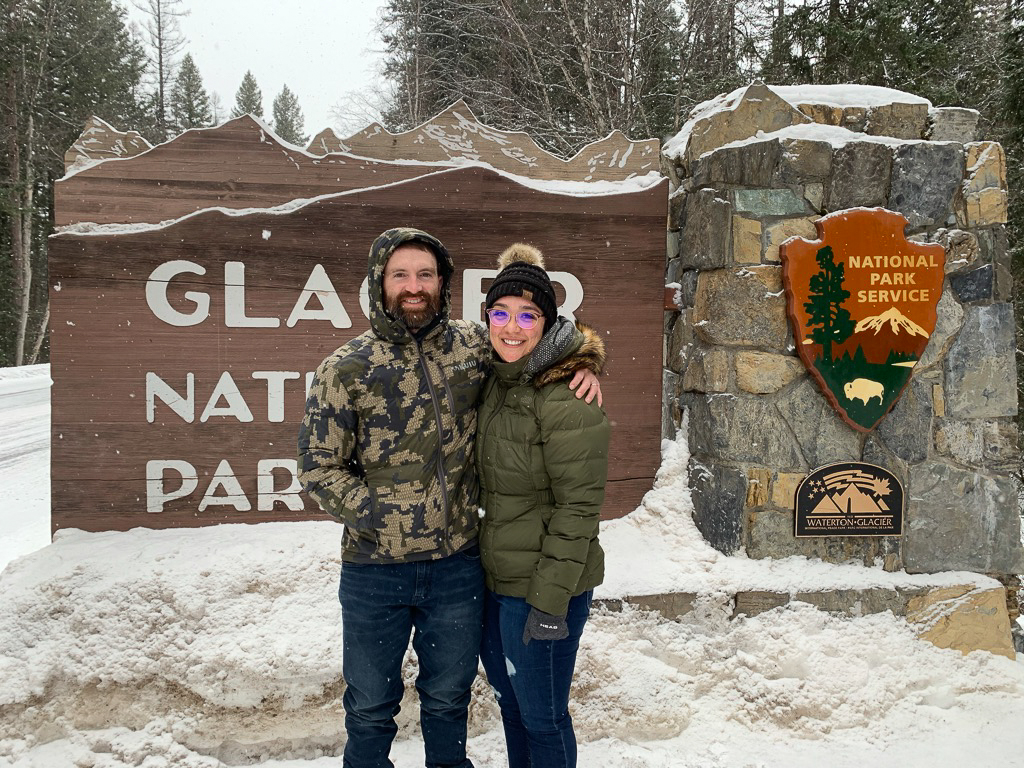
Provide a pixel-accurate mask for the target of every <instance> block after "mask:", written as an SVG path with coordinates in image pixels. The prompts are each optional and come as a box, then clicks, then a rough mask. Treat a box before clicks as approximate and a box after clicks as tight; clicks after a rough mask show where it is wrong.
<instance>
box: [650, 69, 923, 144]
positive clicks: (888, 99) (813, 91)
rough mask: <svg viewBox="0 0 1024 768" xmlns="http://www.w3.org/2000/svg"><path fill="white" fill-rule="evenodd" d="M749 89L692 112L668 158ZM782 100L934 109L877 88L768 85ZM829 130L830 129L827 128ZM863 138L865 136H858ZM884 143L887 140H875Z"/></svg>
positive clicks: (918, 99)
mask: <svg viewBox="0 0 1024 768" xmlns="http://www.w3.org/2000/svg"><path fill="white" fill-rule="evenodd" d="M748 87H749V86H747V85H744V86H741V87H739V88H737V89H736V90H734V91H730V92H729V93H726V94H722V95H720V96H716V97H715V98H713V99H708V100H707V101H704V102H701V103H700V104H698V105H697V106H695V107H694V108H693V109H692V110H691V111H690V116H689V118H688V119H687V121H686V122H685V123H684V124H683V127H682V128H681V129H680V130H679V133H677V134H675V135H674V136H672V137H671V138H670V139H669V140H668V141H666V142H665V144H664V147H663V151H664V153H665V154H666V155H667V156H669V157H675V156H677V155H679V154H681V153H682V152H684V151H685V150H686V144H687V141H688V140H689V138H690V133H691V132H692V131H693V127H694V125H695V124H696V123H697V121H698V120H702V119H704V118H706V117H709V116H711V115H713V114H714V113H716V112H722V111H726V110H731V109H734V108H735V107H736V105H737V104H738V103H739V101H740V100H741V99H742V98H743V95H744V94H745V93H746V91H747V88H748ZM767 87H768V88H769V89H770V90H771V91H772V92H773V93H775V94H776V95H778V96H779V98H781V99H783V100H784V101H787V102H788V103H789V104H791V105H792V106H793V107H799V106H800V105H801V104H824V105H827V106H835V107H865V108H866V107H877V106H882V105H885V104H896V103H898V104H927V105H928V106H929V107H930V106H931V102H930V101H928V99H925V98H922V97H920V96H915V95H914V94H912V93H907V92H906V91H898V90H896V89H894V88H883V87H881V86H875V85H855V84H849V83H847V84H840V85H769V86H767ZM825 127H828V126H825ZM856 135H858V136H863V134H856ZM873 138H877V139H881V138H884V137H873Z"/></svg>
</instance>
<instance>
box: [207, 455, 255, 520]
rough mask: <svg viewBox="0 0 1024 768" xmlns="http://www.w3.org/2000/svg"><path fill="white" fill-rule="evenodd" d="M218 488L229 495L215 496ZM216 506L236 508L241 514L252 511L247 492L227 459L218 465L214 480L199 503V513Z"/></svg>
mask: <svg viewBox="0 0 1024 768" xmlns="http://www.w3.org/2000/svg"><path fill="white" fill-rule="evenodd" d="M218 488H223V489H224V491H225V492H226V493H227V495H226V496H214V495H213V492H214V491H216V490H217V489H218ZM214 505H216V506H228V507H234V508H235V509H237V510H238V511H239V512H248V511H249V510H250V509H252V504H250V503H249V499H248V498H246V496H245V491H243V490H242V486H241V484H239V482H238V479H237V478H236V477H235V473H234V470H232V469H231V465H230V464H228V460H227V459H222V460H221V462H220V464H218V465H217V471H216V472H214V473H213V480H211V481H210V485H209V487H208V488H207V489H206V493H204V494H203V500H202V501H200V502H199V511H200V512H205V511H206V508H207V507H210V506H214Z"/></svg>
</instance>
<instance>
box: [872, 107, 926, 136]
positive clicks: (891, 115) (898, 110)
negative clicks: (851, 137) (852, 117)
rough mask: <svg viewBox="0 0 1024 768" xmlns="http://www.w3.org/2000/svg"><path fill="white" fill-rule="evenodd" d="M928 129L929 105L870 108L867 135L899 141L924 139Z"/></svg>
mask: <svg viewBox="0 0 1024 768" xmlns="http://www.w3.org/2000/svg"><path fill="white" fill-rule="evenodd" d="M927 128H928V105H927V104H919V103H914V104H903V103H898V102H896V103H891V104H878V105H875V106H872V107H868V122H867V133H869V134H870V135H872V136H892V137H894V138H897V139H923V138H924V134H925V131H926V130H927Z"/></svg>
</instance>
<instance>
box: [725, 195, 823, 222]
mask: <svg viewBox="0 0 1024 768" xmlns="http://www.w3.org/2000/svg"><path fill="white" fill-rule="evenodd" d="M732 202H733V207H734V208H735V209H736V212H737V213H748V214H750V215H752V216H756V217H757V218H761V219H764V218H767V217H769V216H806V215H809V214H811V213H813V211H812V210H811V207H810V205H809V204H808V203H807V201H806V200H805V199H804V198H803V196H801V195H798V194H797V193H796V192H794V191H793V190H792V189H737V190H733V193H732Z"/></svg>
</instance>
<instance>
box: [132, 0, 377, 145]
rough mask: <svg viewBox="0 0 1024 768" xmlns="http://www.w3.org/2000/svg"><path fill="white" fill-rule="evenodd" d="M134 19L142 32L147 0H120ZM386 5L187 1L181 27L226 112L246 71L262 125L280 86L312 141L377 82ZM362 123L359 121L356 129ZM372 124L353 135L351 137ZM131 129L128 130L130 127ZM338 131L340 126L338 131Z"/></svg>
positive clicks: (326, 0) (358, 0) (345, 0)
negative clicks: (258, 95) (349, 98)
mask: <svg viewBox="0 0 1024 768" xmlns="http://www.w3.org/2000/svg"><path fill="white" fill-rule="evenodd" d="M119 2H120V3H121V4H122V5H123V6H124V7H126V8H127V9H128V14H129V19H130V20H133V21H137V22H138V23H140V24H142V23H144V21H145V18H146V17H145V14H143V13H142V12H140V11H139V10H138V9H137V8H136V7H134V5H143V6H145V5H147V3H146V0H134V5H133V0H119ZM383 4H384V0H341V1H339V0H183V2H182V3H181V8H182V9H187V10H188V12H189V15H188V16H186V17H184V18H182V19H181V20H180V23H181V31H182V33H183V34H184V36H185V38H186V44H185V48H184V49H183V51H182V55H184V53H185V52H188V53H191V54H192V58H193V59H194V60H195V62H196V65H197V66H198V67H199V72H200V74H201V75H202V76H203V84H204V85H205V86H206V91H207V93H209V94H210V95H211V96H212V95H213V93H214V92H216V93H218V94H219V95H220V100H221V103H222V104H223V106H224V110H225V112H230V110H231V107H232V106H233V105H234V103H235V92H236V91H237V90H238V86H239V85H241V83H242V77H243V76H244V75H245V72H246V70H251V71H252V74H253V76H254V77H255V78H256V82H257V83H258V84H259V86H260V90H261V91H262V92H263V110H264V119H265V120H266V121H267V122H268V123H269V122H271V120H272V115H271V105H272V103H273V101H274V97H275V96H276V95H277V94H278V93H280V92H281V88H282V86H283V85H285V84H287V85H288V87H289V88H290V89H291V90H292V92H293V93H295V94H296V95H297V96H298V98H299V105H300V106H301V107H302V113H303V116H304V117H305V121H306V122H305V128H306V133H307V134H309V135H310V136H311V137H312V136H314V135H315V134H317V133H319V132H320V131H321V130H323V129H324V128H327V127H335V126H336V121H335V120H333V119H332V118H331V117H330V115H329V113H330V110H331V107H333V106H334V105H336V104H338V103H339V102H341V101H343V99H344V98H345V96H346V94H349V93H352V92H357V91H362V90H364V89H367V88H370V87H372V86H373V84H374V82H375V81H376V80H377V76H376V69H377V66H378V63H379V61H380V58H381V48H382V43H381V42H380V38H379V36H378V35H377V33H376V31H375V30H374V26H375V24H376V22H377V18H378V14H379V9H380V8H381V6H383ZM357 122H360V121H357ZM368 122H369V121H368V120H365V121H361V122H360V124H359V125H356V126H354V127H351V129H350V130H349V131H343V133H348V132H353V131H355V130H357V129H358V128H361V127H363V126H364V125H366V124H367V123H368ZM125 127H126V128H130V127H131V126H125ZM339 127H341V126H339Z"/></svg>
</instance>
